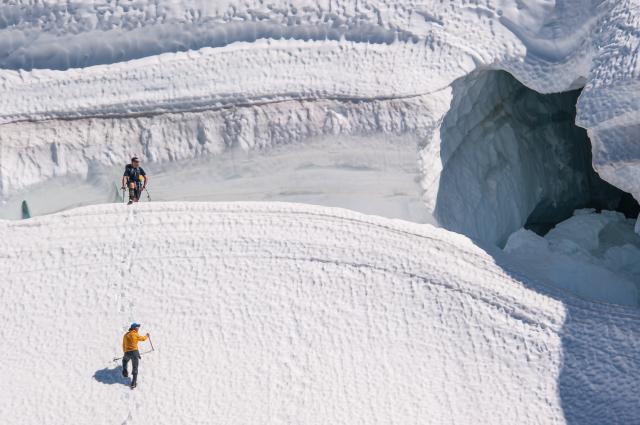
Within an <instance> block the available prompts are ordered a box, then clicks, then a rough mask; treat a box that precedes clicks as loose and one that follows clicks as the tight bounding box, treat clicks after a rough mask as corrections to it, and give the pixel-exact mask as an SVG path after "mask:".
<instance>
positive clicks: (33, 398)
mask: <svg viewBox="0 0 640 425" xmlns="http://www.w3.org/2000/svg"><path fill="white" fill-rule="evenodd" d="M138 207H139V208H135V209H132V208H126V207H124V206H120V205H112V206H99V207H89V208H83V209H79V210H75V211H72V212H68V213H63V214H58V215H54V216H48V217H43V218H37V219H34V220H30V221H24V222H2V223H0V232H1V233H2V239H1V240H2V242H1V245H0V250H1V251H2V252H3V253H6V256H3V258H4V259H3V260H2V261H0V271H2V273H3V275H4V276H5V285H3V287H2V289H1V290H0V297H2V303H3V305H6V306H7V308H6V309H3V310H2V311H1V312H0V318H1V319H2V320H3V323H6V324H7V326H4V327H3V328H2V330H0V336H2V337H3V338H7V339H11V340H15V341H17V344H18V346H15V347H11V348H10V347H7V346H3V348H2V349H0V354H1V355H3V356H4V358H5V359H8V361H5V362H3V363H2V364H1V365H0V378H1V379H0V391H2V393H3V394H5V395H6V396H5V403H3V404H2V406H1V407H0V414H2V416H3V417H5V418H12V419H14V420H13V421H12V422H13V423H16V424H20V423H33V422H36V421H38V420H39V421H47V419H50V420H48V421H47V422H52V421H53V422H56V420H55V419H52V418H61V417H66V418H67V421H66V423H86V421H87V420H91V421H93V422H95V423H112V422H113V419H114V418H120V419H119V420H120V421H122V420H129V421H131V422H132V423H140V424H145V423H155V422H157V421H167V420H168V421H171V422H172V423H176V424H180V423H186V422H185V421H187V420H188V421H189V422H193V421H212V420H213V421H224V422H227V423H246V422H256V421H257V422H265V421H282V422H290V421H301V422H304V423H325V422H326V421H331V422H332V423H353V422H357V421H365V422H367V421H369V420H371V418H376V421H377V422H379V423H397V422H398V421H401V422H414V421H417V420H425V419H426V420H433V421H438V422H456V423H468V422H470V421H482V422H491V423H514V422H518V423H539V422H541V421H542V422H558V421H562V420H564V419H565V418H566V419H567V420H576V421H579V422H580V423H586V424H589V423H594V424H595V423H602V422H611V421H612V420H613V422H615V420H620V423H623V422H625V421H632V420H633V418H634V417H636V415H637V414H638V411H637V408H636V404H635V403H633V400H634V399H635V394H636V392H635V390H636V389H637V385H638V384H637V382H638V376H637V374H638V372H637V368H636V367H635V365H636V364H637V362H638V360H639V359H638V357H637V354H635V353H638V350H637V348H638V347H636V345H637V344H638V343H637V341H638V340H639V339H638V335H637V333H638V329H640V327H638V322H639V321H640V316H638V314H637V311H634V310H631V309H624V308H621V307H616V306H609V305H605V304H595V303H586V302H584V301H581V300H579V299H576V298H575V297H572V296H570V295H566V294H562V293H559V292H555V291H553V290H552V292H547V291H545V290H544V288H543V287H538V284H537V283H535V282H531V281H529V280H527V279H526V277H524V276H516V275H511V274H507V273H510V266H509V265H508V264H504V263H503V261H504V259H503V258H502V257H500V256H496V257H491V256H489V255H488V254H487V253H486V252H484V251H482V250H481V249H479V248H477V247H476V246H475V245H473V244H472V243H471V241H469V240H468V239H467V238H465V237H463V236H460V235H456V234H453V233H450V232H447V231H444V230H441V229H436V228H433V227H431V226H420V225H414V224H410V223H407V222H400V221H393V220H386V219H382V218H376V217H367V216H363V215H360V214H356V213H352V212H348V211H344V210H336V209H329V208H320V207H312V206H301V205H293V204H262V203H261V204H251V203H238V204H211V203H209V204H199V203H189V204H180V203H171V204H147V205H139V206H138ZM133 231H135V232H136V233H137V234H138V235H139V237H137V238H135V239H127V238H126V235H128V234H130V232H133ZM87 232H90V233H91V234H92V235H93V237H92V239H91V240H88V239H86V238H82V237H79V236H80V235H81V234H86V233H87ZM34 238H37V240H39V241H42V240H46V241H48V242H47V243H34V241H35V240H36V239H34ZM123 240H128V242H127V243H125V244H124V245H123V242H122V241H123ZM498 264H501V265H500V266H499V265H498ZM452 265H455V266H453V267H452ZM505 270H506V272H505ZM52 288H55V290H54V291H52ZM553 292H555V295H551V294H552V293H553ZM8 298H11V302H9V299H8ZM61 308H62V309H64V311H65V314H64V315H60V314H58V313H57V312H58V311H59V310H60V309H61ZM131 320H138V321H142V322H143V326H145V327H146V329H147V330H148V331H150V332H151V333H152V335H154V344H155V345H156V350H157V351H156V352H154V353H153V354H149V355H146V356H144V358H143V360H142V371H141V378H140V386H139V388H138V390H136V392H134V393H133V394H132V393H130V392H129V390H128V389H127V388H126V387H124V385H122V380H121V379H120V378H118V375H117V374H118V373H119V372H118V370H117V368H115V366H114V365H113V364H110V363H109V358H110V357H111V353H113V354H114V355H115V354H117V353H118V350H119V338H120V336H121V335H120V332H119V330H114V329H113V323H123V329H124V324H126V323H127V322H129V321H131ZM185 320H187V326H186V327H187V328H189V329H190V330H185ZM77 323H91V330H92V332H90V333H88V334H87V335H86V336H85V344H83V345H82V346H81V347H74V346H71V345H69V344H65V343H64V341H65V340H66V339H67V338H68V330H69V328H70V327H73V326H74V324H77ZM24 326H27V327H28V328H29V329H37V330H38V332H37V333H32V336H33V338H32V339H31V340H30V341H28V342H27V341H25V340H24V339H19V338H15V337H16V336H17V333H20V332H23V331H24V328H23V327H24ZM44 335H46V338H47V346H48V349H47V350H46V351H44V352H36V351H37V350H38V347H39V346H40V344H41V342H42V341H41V338H42V337H43V336H44ZM3 350H4V351H3ZM78 351H80V352H81V353H82V355H80V356H75V357H74V358H75V359H76V360H75V361H74V362H72V364H71V365H69V364H67V363H63V362H59V361H56V359H59V358H68V357H69V356H72V354H77V353H78ZM15 352H20V353H21V355H28V356H30V358H31V359H37V362H38V363H39V364H43V365H45V364H46V365H47V367H42V368H32V367H29V368H26V369H24V370H22V373H18V374H16V373H14V371H15V370H16V368H17V367H18V366H17V364H16V363H15V362H19V361H20V360H19V359H18V358H16V357H15V356H13V355H12V353H15ZM613 353H620V356H618V357H616V358H617V361H616V362H614V363H612V362H611V360H610V359H611V358H612V357H611V356H615V355H614V354H613ZM178 359H179V360H178ZM453 359H455V361H454V360H453ZM184 365H197V371H196V370H194V369H193V368H189V369H188V371H187V376H183V375H184V372H185V367H184ZM194 367H195V366H194ZM18 369H19V367H18ZM36 370H37V372H36ZM585 372H586V373H585ZM70 376H72V377H74V376H77V377H78V379H75V380H74V383H73V385H72V386H69V385H68V384H67V382H68V379H69V377H70ZM603 376H606V377H607V379H606V380H601V379H600V378H599V377H603ZM43 379H44V380H46V381H47V382H48V383H49V384H48V385H47V386H44V387H41V388H42V389H41V390H39V391H32V390H31V389H32V388H36V387H38V386H37V385H35V382H36V381H37V382H41V381H42V380H43ZM182 385H189V386H190V388H193V389H195V391H187V390H186V389H184V388H182ZM168 388H173V389H174V390H168ZM613 388H615V391H616V394H615V397H614V396H611V398H610V399H603V397H602V396H601V397H600V398H599V399H598V398H595V401H596V402H595V405H594V404H592V401H593V400H594V398H589V397H591V396H592V394H591V392H592V391H593V392H597V393H599V394H601V395H602V394H611V391H612V389H613ZM27 389H29V390H27ZM496 389H499V390H496ZM78 391H81V392H82V394H83V397H82V398H80V399H78V397H77V396H76V395H77V393H78ZM551 394H559V397H558V398H554V397H550V395H551ZM125 395H126V397H127V399H128V400H129V401H130V402H131V403H130V407H131V409H130V410H125V411H123V410H122V404H123V402H125V404H128V402H127V401H126V400H127V399H125V398H123V397H125ZM586 400H588V403H589V404H587V401H586ZM98 401H99V402H98ZM450 405H455V406H456V408H455V409H451V408H449V407H448V406H450ZM72 406H75V408H74V409H73V411H74V412H85V413H80V414H78V415H77V416H73V417H68V416H65V415H62V414H61V412H63V411H67V409H71V407H72ZM18 410H19V412H18ZM87 415H91V416H90V417H89V416H87Z"/></svg>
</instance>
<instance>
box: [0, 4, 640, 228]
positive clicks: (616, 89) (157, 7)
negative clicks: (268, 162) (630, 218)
mask: <svg viewBox="0 0 640 425" xmlns="http://www.w3.org/2000/svg"><path fill="white" fill-rule="evenodd" d="M638 15H639V14H638V3H637V0H624V1H612V0H610V1H601V0H590V1H577V0H562V1H556V2H547V1H531V2H526V4H524V3H523V2H521V1H516V0H501V1H498V2H494V1H488V0H487V1H482V0H481V1H477V2H472V3H469V2H463V1H460V2H458V1H453V2H438V1H427V2H423V3H420V4H414V3H412V2H400V3H398V2H391V1H387V0H368V1H353V0H333V1H331V2H328V3H319V2H315V1H309V0H295V1H293V2H281V1H275V2H269V3H265V2H262V1H259V0H249V1H247V2H244V3H243V4H241V5H239V4H237V3H236V2H231V1H216V2H203V1H200V0H173V1H168V2H156V1H150V0H137V1H134V2H129V1H97V2H96V1H85V0H72V1H53V2H47V3H40V2H32V1H26V0H24V1H23V0H19V1H14V2H11V3H6V4H3V5H1V6H0V35H1V37H0V40H2V42H1V43H0V64H1V65H2V66H3V67H4V68H3V69H0V123H5V124H9V125H10V126H4V127H3V128H2V131H0V145H3V146H4V145H6V146H8V148H7V151H6V152H3V159H2V164H1V165H2V167H1V168H0V170H1V171H0V172H2V183H1V184H2V188H1V191H2V196H6V194H8V193H10V192H11V191H12V190H14V189H16V188H18V187H19V186H20V185H22V187H24V186H25V185H29V184H33V183H38V182H42V181H44V180H46V179H48V178H51V177H52V176H53V177H55V176H58V175H62V174H78V175H81V176H86V175H88V174H89V173H90V169H91V164H92V163H95V162H98V163H100V164H107V165H110V164H112V163H114V162H119V161H121V160H122V159H123V158H125V157H126V156H127V154H128V153H124V152H123V153H122V155H121V154H120V152H121V151H125V150H129V151H131V150H133V149H126V147H128V146H133V147H134V149H135V150H139V149H138V147H139V146H142V147H143V149H142V154H141V155H143V156H144V159H145V160H147V161H148V160H151V161H155V160H157V161H165V160H173V158H187V157H190V156H193V155H199V154H200V153H204V154H206V155H209V154H214V153H215V152H216V150H217V149H219V146H220V145H219V141H220V140H225V139H228V138H231V139H233V138H235V137H236V136H235V135H236V134H238V133H237V132H238V130H237V129H238V128H242V129H243V130H241V131H240V133H241V134H242V136H241V138H246V140H248V141H249V142H248V143H246V146H251V142H250V141H251V140H254V139H258V140H283V139H285V138H286V137H285V136H286V135H289V134H290V135H292V136H291V138H290V139H291V141H292V142H295V141H298V140H301V139H302V138H299V137H297V136H296V135H298V134H324V132H325V131H327V130H326V127H325V126H324V124H325V122H327V121H329V122H330V123H331V124H329V126H330V127H331V130H330V131H337V132H341V131H344V132H345V134H364V135H366V134H367V132H368V131H378V129H382V131H381V132H382V133H383V134H384V132H385V131H387V130H386V129H385V127H389V124H388V121H385V118H387V117H388V118H390V119H392V120H396V123H394V124H392V125H391V127H393V130H392V131H394V132H396V131H397V129H398V128H400V129H401V130H400V131H405V130H406V131H413V129H414V128H417V129H418V130H417V134H418V136H422V135H424V134H426V136H425V137H424V138H425V149H424V150H423V155H422V157H421V161H422V165H423V167H424V170H425V179H424V182H425V186H426V187H425V200H426V202H427V204H428V205H429V206H430V207H433V208H434V207H435V202H436V200H437V198H438V193H437V189H438V187H439V173H440V171H441V170H442V165H443V164H442V158H441V156H440V145H439V143H440V140H439V139H438V137H439V136H433V133H432V132H431V130H426V131H424V130H423V129H424V128H427V127H429V128H431V129H432V128H433V127H434V125H435V126H437V124H438V123H439V120H441V118H442V116H443V115H444V113H445V112H446V111H447V109H448V102H442V96H446V95H447V93H448V90H449V89H448V87H449V86H450V85H451V84H452V83H453V82H454V81H456V80H457V79H458V78H461V77H464V76H466V75H469V74H471V73H473V72H474V71H476V70H478V69H502V70H506V71H508V72H510V73H511V74H512V75H514V76H515V77H516V79H517V80H519V81H520V82H522V83H523V84H525V85H526V86H527V87H530V88H532V89H534V90H536V91H538V92H540V93H550V92H560V91H567V90H571V89H575V88H578V87H581V86H583V85H584V86H585V89H584V91H583V93H582V96H581V98H580V104H579V108H578V112H579V114H578V121H579V123H580V125H583V126H584V127H585V128H587V130H588V131H589V134H590V136H591V140H592V142H593V146H594V163H595V166H596V169H597V170H598V171H599V172H600V173H601V175H602V176H603V177H604V178H605V179H606V180H608V181H610V182H612V183H614V184H615V185H616V186H618V187H620V188H622V189H624V190H625V191H627V192H630V193H632V194H634V195H635V196H636V198H638V197H640V189H639V188H640V182H639V181H638V178H637V176H638V172H637V164H638V163H640V161H639V160H638V158H639V156H638V155H637V151H638V149H637V143H636V138H635V134H636V133H637V131H636V130H637V126H638V124H637V123H638V122H640V119H639V118H638V114H637V110H638V99H639V98H640V95H638V93H640V90H637V81H638V61H637V55H638V48H637V47H638V37H637V34H636V32H635V31H634V28H637V26H638V25H636V24H637V19H638ZM432 97H434V98H436V99H435V100H433V99H431V98H432ZM413 99H420V103H423V104H426V103H431V104H429V105H427V106H426V107H425V108H424V109H421V107H420V105H417V106H416V104H414V103H413ZM424 99H430V100H427V101H424ZM297 102H301V103H302V104H303V106H301V107H300V111H299V112H300V114H298V113H297V112H296V111H295V109H296V106H295V104H296V103H297ZM358 102H361V103H363V104H365V105H366V104H376V105H378V106H376V108H377V110H376V111H375V112H374V113H363V114H360V113H358V114H356V115H358V117H349V114H350V112H346V113H343V112H342V111H351V110H354V108H355V109H362V108H364V109H367V106H364V107H362V106H359V103H358ZM378 102H380V103H378ZM434 102H435V103H437V104H438V105H434V104H433V103H434ZM273 105H275V106H273ZM282 105H284V106H283V107H282ZM403 105H405V106H407V107H406V108H405V107H404V106H403ZM443 105H446V106H443ZM387 107H389V108H390V110H386V108H387ZM244 108H248V109H244ZM238 109H243V112H240V113H239V115H237V117H238V121H236V120H235V119H231V120H227V119H226V118H219V117H220V116H223V115H224V116H228V115H229V114H230V113H229V111H234V112H233V113H234V114H235V113H236V110H238ZM285 110H286V112H285ZM278 111H280V112H283V114H280V112H278ZM309 111H311V113H309ZM245 112H246V113H245ZM197 114H203V115H201V116H200V118H194V117H196V116H197ZM305 114H306V116H305ZM210 115H216V116H217V117H218V118H212V119H209V118H207V117H209V116H210ZM265 117H268V118H265ZM288 117H291V118H290V119H289V118H288ZM318 117H320V118H318ZM201 118H202V119H201ZM379 118H382V121H383V124H382V125H378V124H377V123H376V122H377V120H378V119H379ZM53 119H57V120H60V121H50V120H53ZM71 119H78V120H79V122H78V123H76V122H75V121H74V122H71V121H69V120H71ZM112 119H113V120H115V121H112ZM272 119H273V120H275V121H277V123H278V124H277V125H276V126H275V127H276V128H275V129H274V128H273V126H272V125H271V123H270V121H271V120H272ZM351 119H355V121H356V122H355V123H354V122H348V121H349V120H351ZM31 121H48V122H49V123H50V124H45V125H44V127H35V126H34V124H32V123H31ZM117 121H122V124H120V123H118V122H117ZM418 122H420V124H418V125H415V126H413V125H412V124H411V123H418ZM225 123H231V125H229V126H228V127H227V124H225ZM405 123H409V124H408V125H406V126H405ZM422 123H426V124H424V125H423V124H422ZM111 128H113V129H114V131H113V132H111V130H110V129H111ZM248 128H253V130H254V133H256V134H258V136H257V137H254V136H252V135H251V134H249V132H245V130H244V129H248ZM41 129H44V130H45V132H46V133H47V136H46V137H44V136H41V135H40V134H38V133H39V131H40V130H41ZM212 129H213V130H212ZM100 131H102V133H103V134H100V133H99V132H100ZM43 134H44V133H43ZM211 134H216V136H215V137H210V135H211ZM162 135H166V137H164V136H162ZM265 135H268V136H266V137H265ZM45 139H46V140H45ZM205 139H206V140H215V141H214V142H213V143H212V144H211V145H207V144H208V142H207V143H205V146H204V147H203V145H202V144H201V142H202V141H203V140H205ZM87 140H91V143H90V144H86V141H87ZM148 140H153V143H152V145H151V146H150V147H149V149H148V152H147V150H146V148H145V147H146V146H147V145H148V143H147V141H148ZM160 140H162V142H160ZM162 143H164V144H162ZM269 143H270V142H265V145H268V144H269ZM175 145H178V147H175ZM3 149H4V148H3ZM47 152H48V153H47ZM113 152H116V153H115V154H114V153H113ZM67 153H69V155H67ZM71 153H72V154H71ZM138 153H139V152H138ZM147 153H148V156H146V155H147ZM49 157H50V158H49ZM41 161H42V166H41V165H40V164H41ZM17 176H21V177H20V178H18V177H17ZM518 208H520V206H519V207H518ZM507 222H509V220H507Z"/></svg>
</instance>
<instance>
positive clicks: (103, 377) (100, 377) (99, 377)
mask: <svg viewBox="0 0 640 425" xmlns="http://www.w3.org/2000/svg"><path fill="white" fill-rule="evenodd" d="M93 378H94V379H95V380H96V381H98V382H100V383H102V384H108V385H113V384H122V385H127V386H128V385H130V384H131V381H130V380H129V378H125V377H124V376H122V366H116V367H114V368H113V369H109V368H104V369H100V370H97V371H96V373H94V374H93Z"/></svg>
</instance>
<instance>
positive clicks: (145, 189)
mask: <svg viewBox="0 0 640 425" xmlns="http://www.w3.org/2000/svg"><path fill="white" fill-rule="evenodd" d="M144 191H145V192H147V201H148V202H151V195H149V190H148V189H147V188H146V186H145V188H144ZM149 341H151V340H149ZM152 345H153V344H152Z"/></svg>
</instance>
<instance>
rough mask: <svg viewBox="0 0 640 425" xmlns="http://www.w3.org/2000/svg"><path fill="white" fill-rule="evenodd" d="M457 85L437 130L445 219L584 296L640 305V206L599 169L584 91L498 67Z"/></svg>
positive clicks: (438, 206) (440, 205) (440, 215)
mask: <svg viewBox="0 0 640 425" xmlns="http://www.w3.org/2000/svg"><path fill="white" fill-rule="evenodd" d="M452 88H453V100H452V103H451V108H450V110H449V112H448V113H447V115H446V116H445V118H444V120H443V123H442V126H441V128H440V134H439V141H440V152H441V158H442V164H443V169H442V172H441V175H440V180H439V187H438V192H437V200H436V203H435V217H436V218H437V220H438V222H439V223H440V225H442V226H443V227H445V228H448V229H450V230H453V231H456V232H459V233H463V234H465V235H467V236H469V237H471V238H473V239H474V240H476V241H477V242H478V243H480V244H481V245H484V246H490V245H498V246H499V247H502V248H504V249H505V251H506V252H507V253H509V254H510V255H511V256H513V257H514V258H517V259H519V260H520V262H521V263H522V268H523V269H528V270H529V271H530V272H531V273H532V274H534V275H536V276H540V277H542V278H544V279H545V280H546V281H548V282H551V283H553V284H554V285H556V286H557V287H561V288H563V289H566V290H570V291H571V292H573V293H575V294H578V295H580V296H582V297H584V298H587V299H598V300H606V301H608V302H613V303H618V304H625V305H632V306H636V305H638V301H639V299H638V293H639V290H640V287H639V285H638V282H640V266H639V265H638V264H640V236H638V234H636V233H635V232H634V224H635V222H636V219H637V217H638V212H639V211H640V207H639V205H638V202H637V201H636V200H635V199H634V198H633V197H632V196H631V195H630V194H629V193H626V192H624V191H622V190H620V189H618V188H616V187H615V186H612V185H611V184H609V183H607V182H606V181H604V180H603V179H601V178H600V176H599V175H598V174H597V173H596V171H595V170H594V169H593V166H592V154H591V143H590V141H589V138H588V135H587V132H586V131H585V130H584V129H582V128H580V127H578V126H577V125H576V124H575V117H576V102H577V100H578V97H579V95H580V90H579V89H576V90H573V91H568V92H563V93H554V94H541V93H538V92H536V91H534V90H531V89H529V88H527V87H525V86H524V85H522V84H521V83H520V82H518V81H517V80H516V79H515V78H513V77H512V76H511V75H509V74H508V73H506V72H502V71H480V72H476V73H474V74H472V75H469V76H467V77H464V78H462V79H460V80H458V81H456V82H455V83H454V84H453V86H452ZM578 282H579V283H578Z"/></svg>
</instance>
